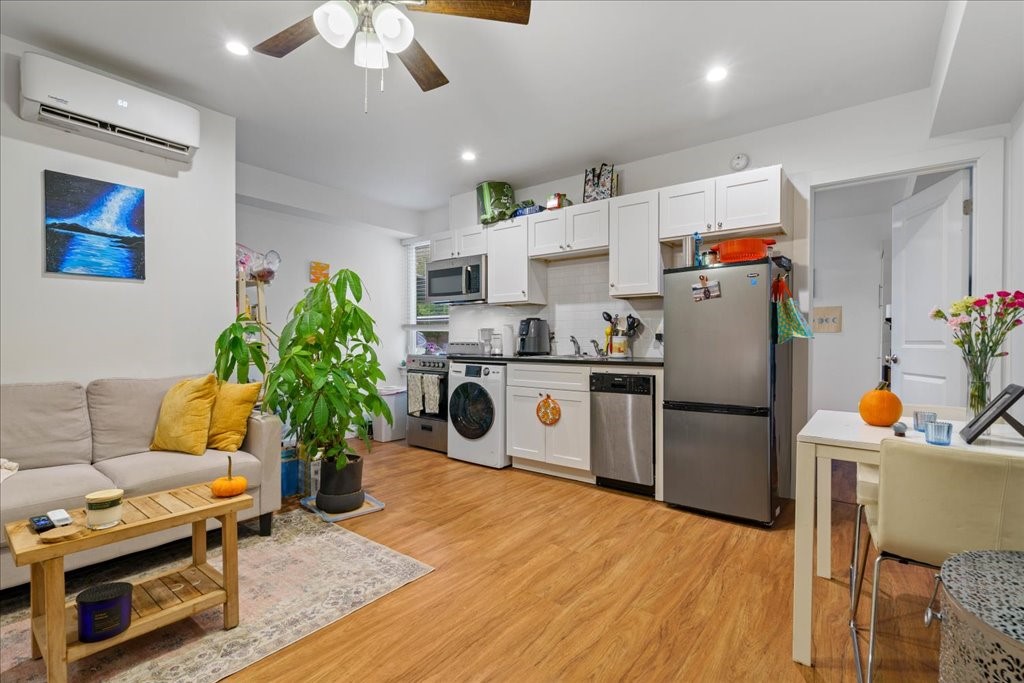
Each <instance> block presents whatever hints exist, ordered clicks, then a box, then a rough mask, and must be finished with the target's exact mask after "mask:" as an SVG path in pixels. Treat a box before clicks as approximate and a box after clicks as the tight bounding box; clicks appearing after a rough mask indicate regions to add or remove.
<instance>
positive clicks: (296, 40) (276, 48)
mask: <svg viewBox="0 0 1024 683" xmlns="http://www.w3.org/2000/svg"><path fill="white" fill-rule="evenodd" d="M317 35H319V34H318V32H317V30H316V24H314V23H313V17H311V16H309V17H306V18H305V19H303V20H302V21H300V22H298V23H295V24H292V25H291V26H289V27H288V28H286V29H285V30H283V31H281V32H280V33H277V34H275V35H272V36H270V37H269V38H267V39H266V40H264V41H263V42H262V43H260V44H259V45H257V46H256V47H254V48H253V49H252V51H253V52H259V53H260V54H261V55H268V56H270V57H284V56H285V55H286V54H288V53H289V52H291V51H292V50H294V49H295V48H298V47H301V46H303V45H304V44H306V43H307V42H308V41H310V40H312V39H313V38H315V37H316V36H317Z"/></svg>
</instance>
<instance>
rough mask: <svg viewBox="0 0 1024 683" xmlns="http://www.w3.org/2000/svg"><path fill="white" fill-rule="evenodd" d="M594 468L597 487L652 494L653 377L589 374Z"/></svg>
mask: <svg viewBox="0 0 1024 683" xmlns="http://www.w3.org/2000/svg"><path fill="white" fill-rule="evenodd" d="M590 465H591V467H592V469H593V472H594V475H595V476H596V477H597V483H598V485H599V486H607V487H609V488H616V489H621V490H624V491H632V492H633V493H640V494H643V495H646V496H653V495H654V376H653V375H626V374H617V373H596V372H595V373H593V374H591V375H590Z"/></svg>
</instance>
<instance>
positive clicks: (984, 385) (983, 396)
mask: <svg viewBox="0 0 1024 683" xmlns="http://www.w3.org/2000/svg"><path fill="white" fill-rule="evenodd" d="M988 402H989V383H988V371H987V370H986V371H985V372H984V373H980V372H979V373H969V377H968V381H967V421H968V422H970V421H971V420H973V419H974V418H975V417H977V416H978V415H979V414H981V411H983V410H985V406H987V405H988Z"/></svg>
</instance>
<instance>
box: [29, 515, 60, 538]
mask: <svg viewBox="0 0 1024 683" xmlns="http://www.w3.org/2000/svg"><path fill="white" fill-rule="evenodd" d="M28 521H29V522H30V523H31V524H32V528H33V529H35V531H36V533H37V534H41V533H43V532H44V531H49V530H50V529H53V528H54V526H53V522H51V521H50V518H49V517H47V516H46V515H38V516H36V517H29V518H28Z"/></svg>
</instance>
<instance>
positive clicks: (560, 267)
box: [448, 256, 664, 357]
mask: <svg viewBox="0 0 1024 683" xmlns="http://www.w3.org/2000/svg"><path fill="white" fill-rule="evenodd" d="M547 280H548V287H547V295H548V296H547V298H548V302H549V303H548V305H547V306H487V305H474V306H452V308H451V311H450V321H449V327H448V330H449V339H450V340H451V341H475V340H476V339H477V330H478V329H479V328H481V327H493V328H496V329H500V328H501V326H502V325H505V324H510V325H513V330H515V329H517V327H518V322H519V321H520V320H522V319H523V318H527V317H538V318H544V319H545V320H547V321H548V324H549V325H550V326H551V331H552V332H554V333H555V343H554V346H553V347H552V351H551V352H552V353H553V354H555V355H566V354H571V353H572V352H573V348H572V342H571V341H569V337H570V335H573V336H575V337H576V339H578V340H579V342H580V348H581V350H582V351H586V352H587V353H589V354H590V355H593V354H594V347H593V345H591V344H590V340H591V339H596V340H597V341H598V343H599V344H604V329H605V327H607V326H608V323H606V322H605V321H604V318H602V317H601V313H602V312H603V311H607V312H608V313H610V314H611V315H613V316H614V315H616V314H618V315H619V318H620V323H619V325H620V327H622V328H624V327H625V326H626V316H627V315H628V314H632V315H634V316H635V317H637V318H639V319H640V320H641V322H643V324H644V327H643V330H642V332H641V334H639V335H637V336H636V337H634V338H633V342H632V348H633V355H634V356H637V357H641V356H644V357H648V356H656V357H662V356H663V347H662V344H661V343H660V342H658V341H656V340H655V338H654V333H655V332H656V331H657V329H658V327H659V326H660V325H661V322H662V320H663V318H664V305H663V303H662V299H661V297H642V298H637V299H614V298H612V297H611V296H609V295H608V257H607V256H592V257H589V258H581V259H571V260H568V261H554V262H552V263H550V264H549V265H548V272H547ZM502 350H503V351H504V352H505V353H506V354H509V355H511V351H512V350H513V349H505V348H503V349H502Z"/></svg>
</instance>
